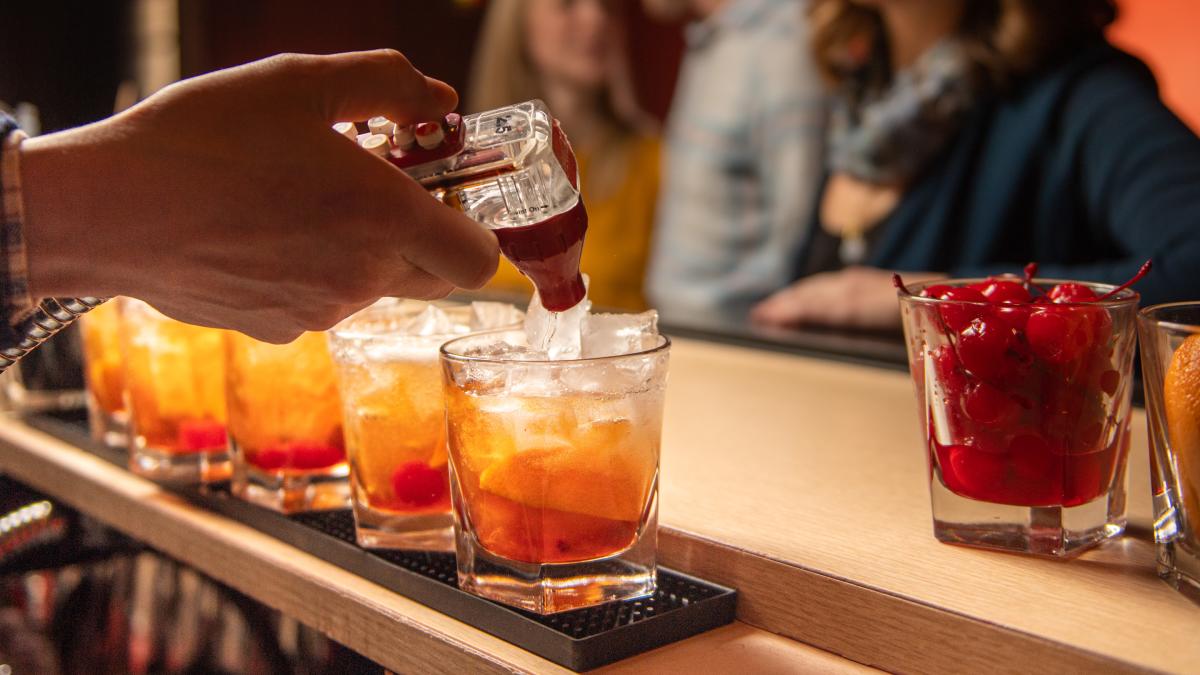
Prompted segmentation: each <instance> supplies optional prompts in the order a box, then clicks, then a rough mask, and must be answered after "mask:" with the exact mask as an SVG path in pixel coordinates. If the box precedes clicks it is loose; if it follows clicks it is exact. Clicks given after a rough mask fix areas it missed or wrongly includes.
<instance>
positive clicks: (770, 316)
mask: <svg viewBox="0 0 1200 675" xmlns="http://www.w3.org/2000/svg"><path fill="white" fill-rule="evenodd" d="M1114 17H1115V7H1114V6H1113V4H1112V2H1111V1H1110V0H1061V1H1060V2H1040V1H1037V0H972V1H970V2H968V1H966V0H814V5H813V8H812V12H811V20H812V27H813V47H814V49H815V54H816V58H817V61H818V63H819V64H820V66H821V69H822V72H823V74H824V76H825V78H826V79H827V81H828V82H829V83H830V84H831V85H832V87H833V89H834V91H835V92H837V102H836V107H835V115H834V117H833V122H832V124H831V131H830V136H829V153H828V155H827V166H826V169H827V172H828V175H827V178H826V181H825V184H824V186H823V188H822V191H821V193H820V203H819V208H818V212H817V214H816V217H815V218H814V220H813V222H812V224H811V227H810V230H809V236H810V241H809V244H808V246H807V247H806V248H805V250H804V252H803V255H801V256H800V257H799V258H798V259H797V272H798V275H799V276H800V277H801V279H800V281H798V282H796V283H795V284H793V285H791V286H789V287H787V288H785V289H783V290H781V291H779V292H778V293H776V294H775V295H774V296H772V297H771V298H770V299H768V300H767V301H765V302H763V303H762V304H760V305H759V306H758V307H756V308H755V310H754V313H753V318H754V319H755V320H756V321H758V322H761V323H765V324H774V325H799V324H826V325H836V326H847V327H856V328H875V329H897V328H899V326H900V312H899V308H898V306H897V302H896V297H895V290H894V289H893V288H892V285H891V272H890V270H905V271H913V270H923V271H926V272H933V273H949V274H950V275H952V276H983V275H987V274H993V273H1000V272H1019V270H1020V269H1021V267H1022V266H1023V265H1024V264H1025V263H1026V262H1030V261H1036V262H1038V263H1040V267H1039V274H1040V275H1042V276H1046V277H1059V278H1067V279H1080V280H1087V281H1099V282H1109V283H1119V282H1121V281H1124V280H1125V279H1127V278H1129V277H1130V276H1132V275H1133V273H1134V271H1136V270H1137V268H1138V267H1139V266H1140V265H1141V264H1142V263H1143V262H1144V261H1145V260H1147V259H1153V260H1154V271H1153V272H1152V273H1151V274H1150V275H1149V276H1148V277H1146V279H1144V280H1142V281H1141V282H1140V283H1139V284H1138V287H1137V288H1138V291H1139V292H1140V293H1141V294H1142V301H1143V303H1145V304H1152V303H1159V302H1166V301H1171V300H1183V299H1195V298H1198V297H1200V274H1197V273H1196V269H1197V267H1200V139H1197V137H1196V136H1195V134H1193V133H1192V132H1191V131H1190V130H1188V129H1187V127H1185V126H1184V125H1183V123H1182V122H1180V121H1179V119H1178V118H1176V117H1175V115H1174V114H1172V113H1171V112H1170V111H1169V110H1167V108H1166V107H1164V105H1163V104H1162V102H1161V101H1160V100H1159V97H1158V92H1157V88H1156V85H1155V81H1154V77H1153V76H1152V75H1151V73H1150V72H1149V70H1147V68H1146V67H1145V66H1144V65H1143V64H1142V63H1141V62H1140V61H1138V60H1137V59H1135V58H1133V57H1132V56H1129V55H1128V54H1125V53H1124V52H1121V51H1119V50H1117V49H1116V48H1114V47H1112V46H1111V45H1110V44H1109V43H1108V42H1107V41H1106V40H1105V38H1104V34H1103V29H1104V27H1105V26H1106V25H1108V24H1109V23H1110V22H1111V21H1112V20H1113V18H1114ZM913 276H914V278H915V277H917V276H920V274H919V273H914V274H913ZM927 276H932V275H927Z"/></svg>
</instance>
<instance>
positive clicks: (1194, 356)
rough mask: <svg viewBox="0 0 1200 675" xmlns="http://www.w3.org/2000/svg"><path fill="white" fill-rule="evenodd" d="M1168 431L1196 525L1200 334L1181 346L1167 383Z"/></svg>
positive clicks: (1187, 505) (1199, 504) (1199, 487)
mask: <svg viewBox="0 0 1200 675" xmlns="http://www.w3.org/2000/svg"><path fill="white" fill-rule="evenodd" d="M1163 401H1164V404H1165V405H1164V407H1165V408H1166V413H1167V433H1168V435H1169V436H1170V443H1171V453H1172V454H1173V455H1174V456H1175V466H1176V467H1177V470H1178V471H1179V489H1180V491H1182V492H1183V505H1184V510H1185V513H1186V514H1187V518H1188V521H1189V522H1190V523H1192V528H1193V529H1197V528H1196V523H1197V522H1200V334H1197V335H1192V336H1191V337H1189V338H1188V339H1186V340H1184V341H1183V344H1181V345H1179V348H1178V349H1176V350H1175V354H1174V356H1172V357H1171V365H1170V367H1168V368H1167V377H1166V382H1165V383H1164V386H1163Z"/></svg>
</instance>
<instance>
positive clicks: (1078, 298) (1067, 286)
mask: <svg viewBox="0 0 1200 675" xmlns="http://www.w3.org/2000/svg"><path fill="white" fill-rule="evenodd" d="M1050 300H1052V301H1053V302H1094V301H1095V300H1096V293H1095V292H1094V291H1093V290H1092V289H1091V288H1089V287H1088V286H1085V285H1084V284H1077V283H1074V282H1067V283H1062V284H1058V285H1057V286H1055V287H1054V288H1052V289H1050Z"/></svg>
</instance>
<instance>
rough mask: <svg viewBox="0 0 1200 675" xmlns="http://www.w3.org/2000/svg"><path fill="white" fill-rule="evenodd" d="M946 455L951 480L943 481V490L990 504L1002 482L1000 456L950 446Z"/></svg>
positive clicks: (969, 448) (958, 446)
mask: <svg viewBox="0 0 1200 675" xmlns="http://www.w3.org/2000/svg"><path fill="white" fill-rule="evenodd" d="M947 456H948V460H949V462H948V463H949V468H950V472H949V473H950V475H951V476H953V481H947V485H946V487H948V488H950V489H951V490H952V491H954V492H956V493H958V494H960V495H962V496H964V497H968V498H971V499H980V500H983V501H991V500H992V499H993V498H994V495H995V492H996V490H997V489H999V487H1000V485H1001V482H1002V481H1003V480H1004V457H1003V456H1001V455H995V454H992V453H988V452H979V451H977V450H975V449H973V448H971V446H969V445H953V446H950V447H949V448H948V452H947ZM945 468H946V467H943V476H945V474H946V471H945Z"/></svg>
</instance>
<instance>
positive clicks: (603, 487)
mask: <svg viewBox="0 0 1200 675" xmlns="http://www.w3.org/2000/svg"><path fill="white" fill-rule="evenodd" d="M648 468H649V469H650V471H649V473H648V471H647V467H643V466H641V465H640V463H637V462H633V461H630V459H629V458H627V457H625V456H623V455H622V454H620V453H616V452H611V451H610V450H609V449H608V448H603V447H599V448H596V447H580V448H575V447H569V446H562V445H559V446H556V447H546V448H533V449H529V450H522V451H520V452H516V453H514V454H511V455H509V456H508V457H505V458H503V459H501V460H500V461H498V462H496V463H495V464H492V465H491V466H490V467H488V468H487V469H486V470H485V471H484V472H483V473H482V475H480V477H479V487H480V488H481V489H483V490H486V491H488V492H490V493H492V494H494V495H498V496H501V497H505V498H507V499H511V500H512V501H514V502H517V503H520V504H524V505H526V506H531V507H534V508H547V509H556V510H558V511H566V512H568V513H581V514H584V515H589V516H596V517H598V518H610V519H612V520H626V521H636V520H638V519H639V518H640V517H641V514H642V508H643V507H644V506H645V502H646V497H647V494H646V493H647V491H648V490H649V487H650V481H651V479H652V478H653V475H652V472H653V467H652V466H651V467H648Z"/></svg>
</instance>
